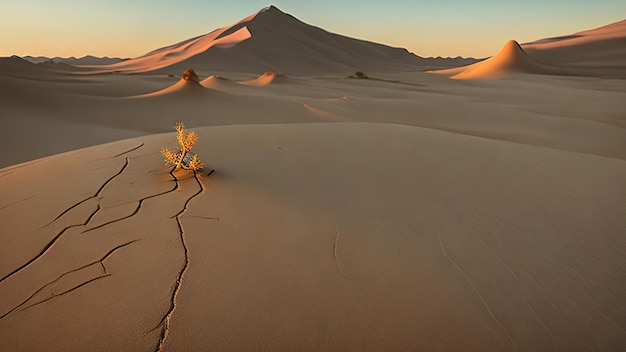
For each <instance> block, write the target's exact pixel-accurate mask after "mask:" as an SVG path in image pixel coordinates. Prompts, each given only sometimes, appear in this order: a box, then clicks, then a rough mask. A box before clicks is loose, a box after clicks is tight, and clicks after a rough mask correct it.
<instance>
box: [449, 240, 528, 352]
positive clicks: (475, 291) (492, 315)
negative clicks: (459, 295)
mask: <svg viewBox="0 0 626 352" xmlns="http://www.w3.org/2000/svg"><path fill="white" fill-rule="evenodd" d="M437 241H439V247H440V248H441V252H442V253H443V255H444V256H445V257H446V258H447V259H448V261H449V262H450V263H452V265H454V267H455V268H456V269H457V270H458V271H459V272H460V273H461V274H463V276H464V277H465V280H466V281H467V283H468V284H469V285H470V287H471V288H472V290H473V291H474V293H475V294H476V296H478V298H479V299H480V301H481V302H482V303H483V305H484V306H485V309H486V310H487V312H488V313H489V315H490V316H491V319H493V321H494V322H495V323H496V324H498V326H499V327H500V329H502V331H504V334H505V335H506V337H507V339H508V340H509V342H510V343H511V345H513V348H514V349H515V350H516V351H519V349H518V348H517V345H515V343H514V342H513V339H512V338H511V335H509V332H508V331H507V330H506V328H505V327H504V326H503V325H502V323H500V321H499V320H498V318H496V316H495V315H494V314H493V312H492V311H491V308H489V305H488V304H487V301H485V299H484V298H483V296H482V295H481V294H480V292H478V289H477V288H476V286H474V284H473V283H472V280H471V279H470V278H469V276H467V274H466V273H465V271H464V270H463V269H461V267H460V266H459V265H458V264H457V263H456V262H455V261H454V260H452V258H450V256H449V255H448V253H447V252H446V250H445V248H444V247H443V243H442V242H441V235H440V234H439V231H437Z"/></svg>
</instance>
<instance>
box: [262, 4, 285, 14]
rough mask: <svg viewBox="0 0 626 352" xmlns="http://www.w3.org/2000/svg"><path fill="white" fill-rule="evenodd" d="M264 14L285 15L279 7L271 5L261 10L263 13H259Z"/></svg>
mask: <svg viewBox="0 0 626 352" xmlns="http://www.w3.org/2000/svg"><path fill="white" fill-rule="evenodd" d="M263 12H278V13H284V12H282V11H281V10H280V9H279V8H278V7H276V6H274V5H269V6H266V7H264V8H262V9H261V11H259V13H263Z"/></svg>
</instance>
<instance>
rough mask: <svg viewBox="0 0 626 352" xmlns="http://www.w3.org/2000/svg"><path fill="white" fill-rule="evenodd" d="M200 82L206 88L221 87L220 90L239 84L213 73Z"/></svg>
mask: <svg viewBox="0 0 626 352" xmlns="http://www.w3.org/2000/svg"><path fill="white" fill-rule="evenodd" d="M200 84H201V85H202V86H203V87H205V88H212V89H220V90H223V89H228V88H232V87H234V86H237V83H235V82H233V81H231V80H229V79H228V78H226V77H223V76H220V75H211V76H209V77H207V78H205V79H203V80H202V81H200Z"/></svg>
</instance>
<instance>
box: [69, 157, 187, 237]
mask: <svg viewBox="0 0 626 352" xmlns="http://www.w3.org/2000/svg"><path fill="white" fill-rule="evenodd" d="M173 172H174V169H172V171H170V173H169V174H170V175H171V176H172V177H173V178H174V181H175V183H176V184H175V185H174V187H173V188H172V189H170V190H167V191H163V192H160V193H157V194H152V195H149V196H147V197H144V198H141V199H139V201H137V207H136V208H135V210H134V211H133V212H132V213H130V214H129V215H126V216H123V217H121V218H118V219H115V220H111V221H108V222H105V223H104V224H100V225H98V226H95V227H92V228H89V229H87V230H84V231H83V232H81V234H83V233H87V232H91V231H94V230H97V229H99V228H102V227H105V226H108V225H111V224H113V223H116V222H119V221H122V220H126V219H128V218H131V217H133V216H135V215H137V213H139V210H141V207H142V205H143V202H144V201H146V200H148V199H151V198H155V197H158V196H162V195H164V194H168V193H171V192H174V191H176V190H177V189H178V188H179V187H180V185H179V181H178V179H177V178H176V176H174V174H173Z"/></svg>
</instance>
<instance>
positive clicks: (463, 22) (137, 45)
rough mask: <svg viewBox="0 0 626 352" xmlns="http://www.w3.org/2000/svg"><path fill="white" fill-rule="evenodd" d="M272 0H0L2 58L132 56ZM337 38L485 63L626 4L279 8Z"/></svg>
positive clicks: (550, 0)
mask: <svg viewBox="0 0 626 352" xmlns="http://www.w3.org/2000/svg"><path fill="white" fill-rule="evenodd" d="M269 4H270V3H268V0H233V1H223V0H222V1H214V0H177V1H173V0H167V1H159V0H56V1H52V0H20V1H18V0H0V56H10V55H19V56H26V55H32V56H40V55H41V56H47V57H54V56H62V57H67V56H76V57H81V56H84V55H88V54H90V55H95V56H119V57H135V56H139V55H142V54H145V53H146V52H149V51H151V50H153V49H156V48H159V47H163V46H166V45H170V44H174V43H177V42H180V41H183V40H185V39H188V38H191V37H195V36H198V35H201V34H204V33H208V32H210V31H212V30H214V29H216V28H220V27H224V26H228V25H231V24H233V23H235V22H237V21H239V20H240V19H242V18H244V17H246V16H248V15H250V14H252V13H255V12H257V11H258V10H260V9H261V8H263V7H265V6H268V5H269ZM272 4H274V5H275V6H277V7H278V8H280V9H281V10H282V11H283V12H286V13H289V14H291V15H293V16H295V17H296V18H298V19H300V20H302V21H304V22H306V23H308V24H312V25H315V26H318V27H321V28H323V29H325V30H328V31H330V32H334V33H338V34H342V35H346V36H350V37H354V38H359V39H367V40H370V41H374V42H379V43H383V44H387V45H391V46H397V47H404V48H407V49H408V50H409V51H411V52H414V53H415V54H417V55H420V56H452V57H454V56H464V57H486V56H490V55H493V54H495V53H496V52H497V51H498V50H499V49H500V47H501V46H502V45H503V44H504V43H505V41H507V40H509V39H516V40H518V41H519V42H520V43H523V42H528V41H533V40H537V39H542V38H547V37H553V36H561V35H568V34H572V33H575V32H578V31H582V30H587V29H593V28H596V27H600V26H603V25H607V24H610V23H613V22H617V21H620V20H623V19H625V18H626V1H624V0H596V1H590V0H586V1H583V0H524V1H506V0H500V1H497V0H474V1H469V0H438V1H432V0H426V1H425V0H386V1H372V0H360V1H357V0H345V1H341V0H339V1H338V0H332V1H331V0H317V1H310V0H274V1H273V2H272Z"/></svg>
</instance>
